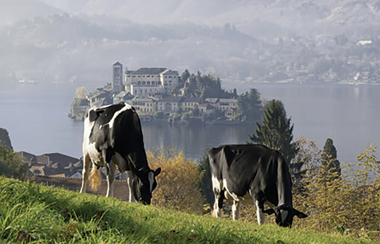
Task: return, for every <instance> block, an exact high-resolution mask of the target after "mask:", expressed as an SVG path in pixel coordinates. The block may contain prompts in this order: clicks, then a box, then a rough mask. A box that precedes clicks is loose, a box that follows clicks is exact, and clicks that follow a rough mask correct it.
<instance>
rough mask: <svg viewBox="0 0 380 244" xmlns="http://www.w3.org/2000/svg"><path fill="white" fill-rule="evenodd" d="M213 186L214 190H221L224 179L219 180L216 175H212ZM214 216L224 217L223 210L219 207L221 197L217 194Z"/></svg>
mask: <svg viewBox="0 0 380 244" xmlns="http://www.w3.org/2000/svg"><path fill="white" fill-rule="evenodd" d="M211 182H212V188H213V191H214V192H221V190H222V181H220V180H218V178H216V176H215V175H211ZM212 216H214V217H222V210H221V209H219V198H218V197H217V196H215V202H214V209H213V211H212Z"/></svg>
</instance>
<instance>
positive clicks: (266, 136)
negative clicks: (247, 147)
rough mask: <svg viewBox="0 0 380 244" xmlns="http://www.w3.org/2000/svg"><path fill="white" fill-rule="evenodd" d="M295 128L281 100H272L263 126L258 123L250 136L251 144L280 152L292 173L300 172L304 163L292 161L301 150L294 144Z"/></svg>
mask: <svg viewBox="0 0 380 244" xmlns="http://www.w3.org/2000/svg"><path fill="white" fill-rule="evenodd" d="M293 128H294V124H291V118H287V117H286V111H285V108H284V105H283V104H282V102H281V101H279V100H275V99H273V100H271V101H269V103H268V104H267V105H266V106H265V107H264V111H263V116H262V125H260V124H259V123H258V122H256V130H255V132H254V133H253V135H252V136H249V138H250V140H251V142H247V143H248V144H250V143H259V144H264V145H266V146H268V147H270V148H273V149H275V150H278V151H279V152H280V153H281V154H282V155H283V156H284V158H285V160H286V162H287V163H288V165H289V167H290V171H291V172H299V171H300V170H301V167H302V163H301V164H300V163H293V162H292V159H293V158H294V157H295V155H296V154H297V152H298V150H299V148H298V144H297V143H296V142H293Z"/></svg>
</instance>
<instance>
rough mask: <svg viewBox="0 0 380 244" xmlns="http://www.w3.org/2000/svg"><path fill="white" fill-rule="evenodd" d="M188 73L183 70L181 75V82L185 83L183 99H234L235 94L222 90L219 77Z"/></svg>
mask: <svg viewBox="0 0 380 244" xmlns="http://www.w3.org/2000/svg"><path fill="white" fill-rule="evenodd" d="M189 74H190V73H189V71H188V70H185V71H184V72H183V73H182V75H181V80H183V79H186V80H183V81H184V82H185V84H184V87H183V88H182V90H183V95H184V96H185V97H200V98H203V99H204V98H214V97H215V98H216V97H217V98H230V97H236V96H237V94H233V93H229V92H226V91H225V90H223V89H222V86H221V80H220V78H219V77H214V76H212V75H210V74H209V75H202V74H201V73H200V72H199V71H198V72H197V74H196V75H195V74H191V75H189Z"/></svg>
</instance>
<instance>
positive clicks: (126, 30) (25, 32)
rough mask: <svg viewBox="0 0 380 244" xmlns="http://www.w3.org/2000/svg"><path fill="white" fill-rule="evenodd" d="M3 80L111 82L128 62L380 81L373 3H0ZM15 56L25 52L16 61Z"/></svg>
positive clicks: (235, 75)
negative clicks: (114, 67) (115, 67)
mask: <svg viewBox="0 0 380 244" xmlns="http://www.w3.org/2000/svg"><path fill="white" fill-rule="evenodd" d="M0 6H1V8H0V20H2V21H1V23H2V24H0V38H1V40H2V45H0V51H1V52H2V53H4V54H6V55H5V56H6V58H4V59H2V60H1V61H0V64H1V65H0V79H1V80H4V81H9V82H11V81H12V82H18V81H20V80H22V81H25V82H28V81H33V82H83V81H87V82H91V83H92V84H94V87H99V86H100V85H101V84H104V82H105V81H106V82H109V81H110V79H111V78H110V77H111V75H110V70H109V66H110V64H113V63H115V62H116V61H119V62H121V63H122V64H123V65H124V66H126V67H128V69H132V70H133V69H138V68H140V67H163V66H165V67H169V68H170V69H172V70H184V69H189V70H190V71H191V72H194V71H195V70H200V71H201V73H203V74H213V75H218V76H219V77H221V79H223V80H225V81H237V80H238V81H248V82H251V81H252V82H255V81H272V82H277V81H289V82H316V81H328V82H337V81H349V82H350V81H353V80H354V81H359V82H365V83H368V82H376V81H378V80H380V79H379V78H380V74H379V72H378V70H380V69H378V67H379V66H380V64H379V61H378V59H377V58H376V57H377V56H378V55H379V54H380V51H379V48H380V44H379V43H380V42H379V40H378V36H380V28H379V27H380V26H379V25H380V12H379V8H380V2H379V1H373V0H363V1H355V0H338V1H327V0H318V1H317V0H309V1H298V0H286V1H283V0H281V1H279V0H260V1H246V0H237V1H227V0H222V1H217V0H211V1H207V2H204V1H200V0H182V1H177V0H168V1H153V0H148V1H143V2H142V1H137V0H128V1H121V0H115V1H112V3H111V2H108V1H95V0H84V1H80V2H78V3H75V4H70V3H69V2H67V1H52V0H43V1H42V0H41V1H37V0H16V1H11V2H10V3H7V4H1V3H0ZM20 57H23V58H22V59H20Z"/></svg>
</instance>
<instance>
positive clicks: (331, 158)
mask: <svg viewBox="0 0 380 244" xmlns="http://www.w3.org/2000/svg"><path fill="white" fill-rule="evenodd" d="M321 161H322V164H323V165H327V166H328V168H329V169H330V172H332V173H336V174H337V176H336V177H333V178H332V179H331V180H334V179H338V178H339V177H340V176H341V168H340V162H339V160H338V159H337V150H336V148H335V146H334V142H333V140H332V139H330V138H327V140H326V143H325V146H324V147H323V153H322V159H321Z"/></svg>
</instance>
